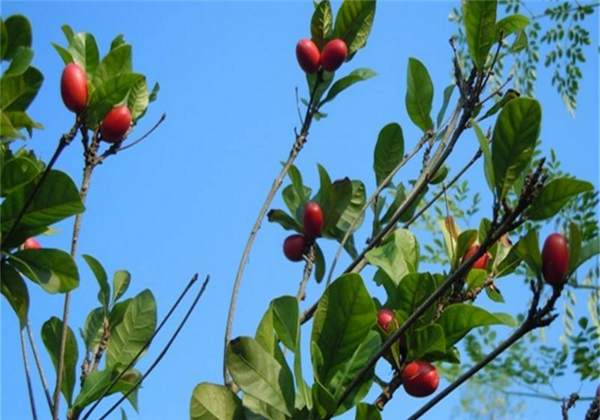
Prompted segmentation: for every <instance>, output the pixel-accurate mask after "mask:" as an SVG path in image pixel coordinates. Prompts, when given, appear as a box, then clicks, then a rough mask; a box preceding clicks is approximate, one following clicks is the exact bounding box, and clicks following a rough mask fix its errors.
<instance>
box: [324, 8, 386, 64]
mask: <svg viewBox="0 0 600 420" xmlns="http://www.w3.org/2000/svg"><path fill="white" fill-rule="evenodd" d="M375 6H376V2H375V0H345V1H343V2H342V5H341V6H340V9H339V11H338V14H337V17H336V19H335V27H334V29H333V38H341V39H343V40H344V42H345V43H346V46H347V47H348V59H347V61H349V60H350V59H351V58H352V56H353V54H354V53H355V52H356V51H358V50H359V49H361V48H362V47H364V46H365V44H366V43H367V39H368V38H369V34H370V33H371V27H372V26H373V20H374V19H375Z"/></svg>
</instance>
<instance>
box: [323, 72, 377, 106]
mask: <svg viewBox="0 0 600 420" xmlns="http://www.w3.org/2000/svg"><path fill="white" fill-rule="evenodd" d="M375 76H377V73H375V72H374V71H373V70H371V69H356V70H354V71H352V72H351V73H350V74H349V75H348V76H344V77H342V78H341V79H339V80H338V81H337V82H335V83H334V84H333V86H331V89H329V92H327V96H326V97H325V99H323V100H322V101H321V103H320V104H319V108H321V107H322V106H323V105H325V104H326V103H327V102H331V101H333V100H334V99H335V97H336V96H338V95H339V94H340V93H342V92H343V91H344V90H346V89H348V88H349V87H350V86H352V85H353V84H355V83H358V82H364V81H365V80H369V79H370V78H372V77H375Z"/></svg>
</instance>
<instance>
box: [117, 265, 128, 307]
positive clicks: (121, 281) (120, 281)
mask: <svg viewBox="0 0 600 420" xmlns="http://www.w3.org/2000/svg"><path fill="white" fill-rule="evenodd" d="M129 283H131V274H130V273H129V271H126V270H119V271H116V272H115V275H114V276H113V305H114V304H115V303H116V302H117V300H119V298H120V297H121V296H123V295H124V294H125V292H126V291H127V289H128V288H129Z"/></svg>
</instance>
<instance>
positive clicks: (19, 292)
mask: <svg viewBox="0 0 600 420" xmlns="http://www.w3.org/2000/svg"><path fill="white" fill-rule="evenodd" d="M0 275H1V276H2V277H1V278H0V291H1V292H2V295H3V296H4V297H5V298H6V300H8V303H9V304H10V306H11V307H12V308H13V310H14V311H15V314H17V317H19V321H20V323H21V324H22V325H25V324H26V323H27V317H28V315H29V291H28V290H27V285H26V284H25V281H24V280H23V277H21V275H20V274H19V273H18V272H17V270H15V269H14V268H13V267H11V266H10V265H8V264H4V263H3V264H2V269H1V271H0Z"/></svg>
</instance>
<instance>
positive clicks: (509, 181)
mask: <svg viewBox="0 0 600 420" xmlns="http://www.w3.org/2000/svg"><path fill="white" fill-rule="evenodd" d="M541 121H542V108H541V107H540V104H539V102H538V101H536V100H535V99H529V98H517V99H514V100H512V101H510V102H509V103H508V104H506V105H505V106H504V108H503V109H502V112H500V116H499V117H498V120H497V121H496V126H495V127H494V134H493V136H492V162H493V166H494V181H495V183H496V195H497V196H498V199H500V200H501V199H502V198H504V197H505V196H506V194H507V193H508V191H509V190H510V188H511V187H512V186H513V184H514V183H515V181H516V180H517V178H518V177H519V175H520V174H521V172H523V171H524V170H525V168H527V165H528V164H529V163H530V162H531V159H532V157H533V151H534V149H535V143H536V140H537V138H538V135H539V134H540V125H541Z"/></svg>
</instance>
